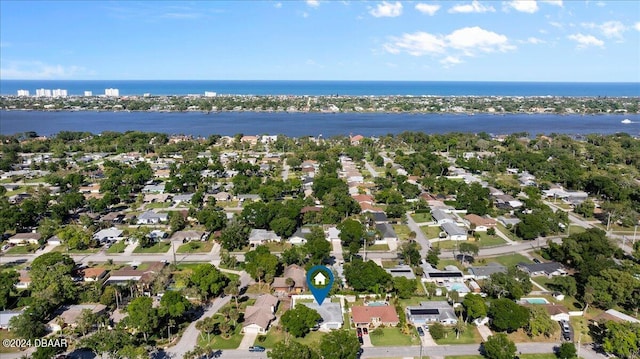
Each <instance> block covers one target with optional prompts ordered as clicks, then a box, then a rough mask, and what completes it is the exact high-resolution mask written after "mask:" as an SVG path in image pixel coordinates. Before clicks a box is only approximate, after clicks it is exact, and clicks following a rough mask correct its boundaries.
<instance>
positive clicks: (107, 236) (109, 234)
mask: <svg viewBox="0 0 640 359" xmlns="http://www.w3.org/2000/svg"><path fill="white" fill-rule="evenodd" d="M122 233H123V231H122V230H120V229H118V228H116V227H111V228H107V229H102V230H100V231H98V232H96V234H94V235H93V238H94V239H96V240H97V241H98V242H100V243H104V242H106V241H114V240H118V239H121V238H122V237H121V236H122Z"/></svg>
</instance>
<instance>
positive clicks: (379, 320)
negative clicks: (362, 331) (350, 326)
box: [351, 305, 400, 328]
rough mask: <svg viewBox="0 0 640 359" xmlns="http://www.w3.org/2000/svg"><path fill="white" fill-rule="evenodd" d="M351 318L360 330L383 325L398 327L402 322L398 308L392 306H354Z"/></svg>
mask: <svg viewBox="0 0 640 359" xmlns="http://www.w3.org/2000/svg"><path fill="white" fill-rule="evenodd" d="M351 318H352V320H353V323H354V324H355V325H356V327H360V328H362V327H369V328H377V327H379V326H381V325H384V326H388V327H389V326H396V325H398V322H399V321H400V319H399V317H398V313H397V312H396V308H394V307H393V306H391V305H382V306H362V305H358V306H354V307H352V308H351Z"/></svg>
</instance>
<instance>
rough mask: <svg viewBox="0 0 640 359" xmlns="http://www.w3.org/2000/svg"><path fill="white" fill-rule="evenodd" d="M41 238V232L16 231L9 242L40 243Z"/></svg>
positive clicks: (21, 243) (16, 243)
mask: <svg viewBox="0 0 640 359" xmlns="http://www.w3.org/2000/svg"><path fill="white" fill-rule="evenodd" d="M41 238H42V235H41V234H40V233H16V234H15V235H14V236H12V237H11V238H9V241H8V242H9V243H10V244H15V245H23V244H38V242H39V241H40V239H41Z"/></svg>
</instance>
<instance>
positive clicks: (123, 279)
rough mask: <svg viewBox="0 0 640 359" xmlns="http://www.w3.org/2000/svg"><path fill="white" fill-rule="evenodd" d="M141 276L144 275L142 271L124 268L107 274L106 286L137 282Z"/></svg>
mask: <svg viewBox="0 0 640 359" xmlns="http://www.w3.org/2000/svg"><path fill="white" fill-rule="evenodd" d="M143 274H144V272H143V271H141V270H137V269H133V268H131V267H129V268H124V269H118V270H112V271H111V272H110V273H109V278H108V279H107V283H108V284H125V285H126V284H127V283H129V282H138V281H139V280H140V278H142V275H143Z"/></svg>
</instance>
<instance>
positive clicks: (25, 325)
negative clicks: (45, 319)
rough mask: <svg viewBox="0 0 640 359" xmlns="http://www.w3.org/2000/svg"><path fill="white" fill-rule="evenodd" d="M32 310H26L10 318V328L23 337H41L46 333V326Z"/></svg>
mask: <svg viewBox="0 0 640 359" xmlns="http://www.w3.org/2000/svg"><path fill="white" fill-rule="evenodd" d="M40 319H41V318H37V315H35V313H34V312H33V311H32V310H28V309H27V310H25V311H24V312H23V313H22V314H20V315H18V316H15V317H13V318H11V320H9V328H10V329H11V331H13V332H15V335H17V336H18V337H20V338H23V339H36V338H41V337H43V336H44V335H45V334H46V332H47V331H46V328H45V326H44V324H42V322H41V321H40Z"/></svg>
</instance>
